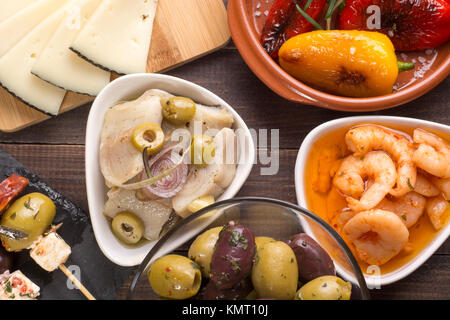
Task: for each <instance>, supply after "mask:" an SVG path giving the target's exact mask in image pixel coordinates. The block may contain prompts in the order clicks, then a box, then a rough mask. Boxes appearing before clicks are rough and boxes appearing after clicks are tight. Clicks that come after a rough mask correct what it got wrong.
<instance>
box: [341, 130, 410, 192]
mask: <svg viewBox="0 0 450 320" xmlns="http://www.w3.org/2000/svg"><path fill="white" fill-rule="evenodd" d="M345 142H346V143H347V146H348V148H349V149H350V150H351V151H353V152H354V153H356V155H364V154H366V153H367V152H370V151H373V150H382V151H386V152H387V153H389V154H390V155H391V156H392V158H393V159H394V161H395V162H396V164H397V173H398V175H397V183H396V185H395V186H394V188H393V189H392V190H390V191H389V193H390V194H392V195H393V196H395V197H401V196H403V195H405V194H407V193H408V192H410V191H411V187H412V186H414V184H415V183H416V174H417V172H416V166H415V165H414V162H413V161H412V152H413V149H412V143H411V142H410V141H409V140H408V139H407V138H406V137H405V136H403V135H401V134H398V133H396V132H394V131H391V130H388V129H385V128H383V127H379V126H375V125H364V126H360V127H356V128H353V129H350V130H349V131H348V132H347V134H346V135H345Z"/></svg>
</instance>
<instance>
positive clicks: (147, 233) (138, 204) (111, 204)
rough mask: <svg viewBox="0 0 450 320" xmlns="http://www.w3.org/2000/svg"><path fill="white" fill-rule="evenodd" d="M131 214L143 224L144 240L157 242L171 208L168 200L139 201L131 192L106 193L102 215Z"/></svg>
mask: <svg viewBox="0 0 450 320" xmlns="http://www.w3.org/2000/svg"><path fill="white" fill-rule="evenodd" d="M124 211H127V212H131V213H134V214H135V215H136V216H138V217H139V218H140V219H141V220H142V222H143V223H144V228H145V230H144V238H146V239H148V240H151V241H153V240H157V239H158V238H159V234H160V233H161V230H162V228H163V226H164V224H165V223H166V222H167V220H168V219H169V217H170V213H171V212H172V206H171V202H170V199H161V200H155V201H140V200H138V199H137V198H136V192H135V191H132V190H125V189H118V188H114V189H112V190H110V192H108V201H106V204H105V208H104V209H103V214H104V215H105V216H107V217H110V218H114V217H115V216H116V215H117V214H118V213H120V212H124Z"/></svg>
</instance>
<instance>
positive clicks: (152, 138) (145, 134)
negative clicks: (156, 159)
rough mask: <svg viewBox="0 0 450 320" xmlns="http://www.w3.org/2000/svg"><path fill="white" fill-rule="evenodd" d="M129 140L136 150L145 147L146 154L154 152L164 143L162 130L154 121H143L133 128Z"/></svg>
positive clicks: (141, 149)
mask: <svg viewBox="0 0 450 320" xmlns="http://www.w3.org/2000/svg"><path fill="white" fill-rule="evenodd" d="M131 142H132V143H133V145H134V147H135V148H136V149H137V150H139V151H141V152H142V151H144V149H145V148H147V152H148V154H155V153H157V152H158V151H159V150H161V148H162V147H163V145H164V132H163V130H162V129H161V127H160V126H158V125H157V124H156V123H153V122H148V123H143V124H141V125H139V126H137V127H136V128H135V129H134V130H133V135H132V136H131Z"/></svg>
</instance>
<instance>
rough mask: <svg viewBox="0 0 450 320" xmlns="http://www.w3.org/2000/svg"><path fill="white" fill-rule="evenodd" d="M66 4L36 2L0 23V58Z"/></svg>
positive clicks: (59, 0)
mask: <svg viewBox="0 0 450 320" xmlns="http://www.w3.org/2000/svg"><path fill="white" fill-rule="evenodd" d="M2 1H3V0H2ZM66 2H67V1H66V0H39V1H35V2H34V3H33V4H32V5H30V6H28V7H26V8H25V9H23V10H21V11H19V12H18V13H16V14H15V15H13V16H12V17H11V18H9V19H6V20H5V21H3V22H2V23H0V57H1V56H3V55H4V54H5V53H6V52H7V51H8V50H9V49H11V48H12V47H13V46H14V45H15V44H17V43H18V42H19V41H20V40H21V39H22V38H23V37H25V35H26V34H27V33H29V32H30V31H31V30H33V28H34V27H36V26H37V25H38V24H39V23H40V22H42V20H44V19H45V18H47V17H48V16H49V15H50V14H52V13H53V12H55V11H56V10H58V9H59V8H60V7H61V6H62V5H64V4H65V3H66Z"/></svg>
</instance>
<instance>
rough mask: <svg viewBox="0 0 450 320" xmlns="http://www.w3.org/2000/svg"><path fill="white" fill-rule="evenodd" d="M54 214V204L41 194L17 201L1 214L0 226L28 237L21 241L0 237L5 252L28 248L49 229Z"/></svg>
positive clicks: (33, 194)
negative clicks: (12, 229)
mask: <svg viewBox="0 0 450 320" xmlns="http://www.w3.org/2000/svg"><path fill="white" fill-rule="evenodd" d="M55 214H56V207H55V204H54V203H53V201H52V200H51V199H50V198H49V197H47V196H45V195H43V194H41V193H30V194H27V195H25V196H23V197H21V198H19V199H17V200H16V201H15V202H14V203H13V204H12V205H11V206H10V207H9V208H8V210H6V212H5V213H4V214H3V216H2V218H1V221H0V224H2V225H4V226H7V227H12V228H16V229H19V230H22V231H24V232H26V233H28V235H29V236H28V238H25V239H21V240H13V239H10V238H8V237H5V236H1V239H2V242H3V245H4V247H5V248H6V250H8V251H20V250H23V249H26V248H28V247H29V246H30V245H31V244H32V243H33V242H34V241H36V240H37V238H38V237H39V236H40V235H42V234H43V233H44V232H45V231H46V230H47V229H48V228H49V227H50V225H51V224H52V221H53V219H54V218H55Z"/></svg>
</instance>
